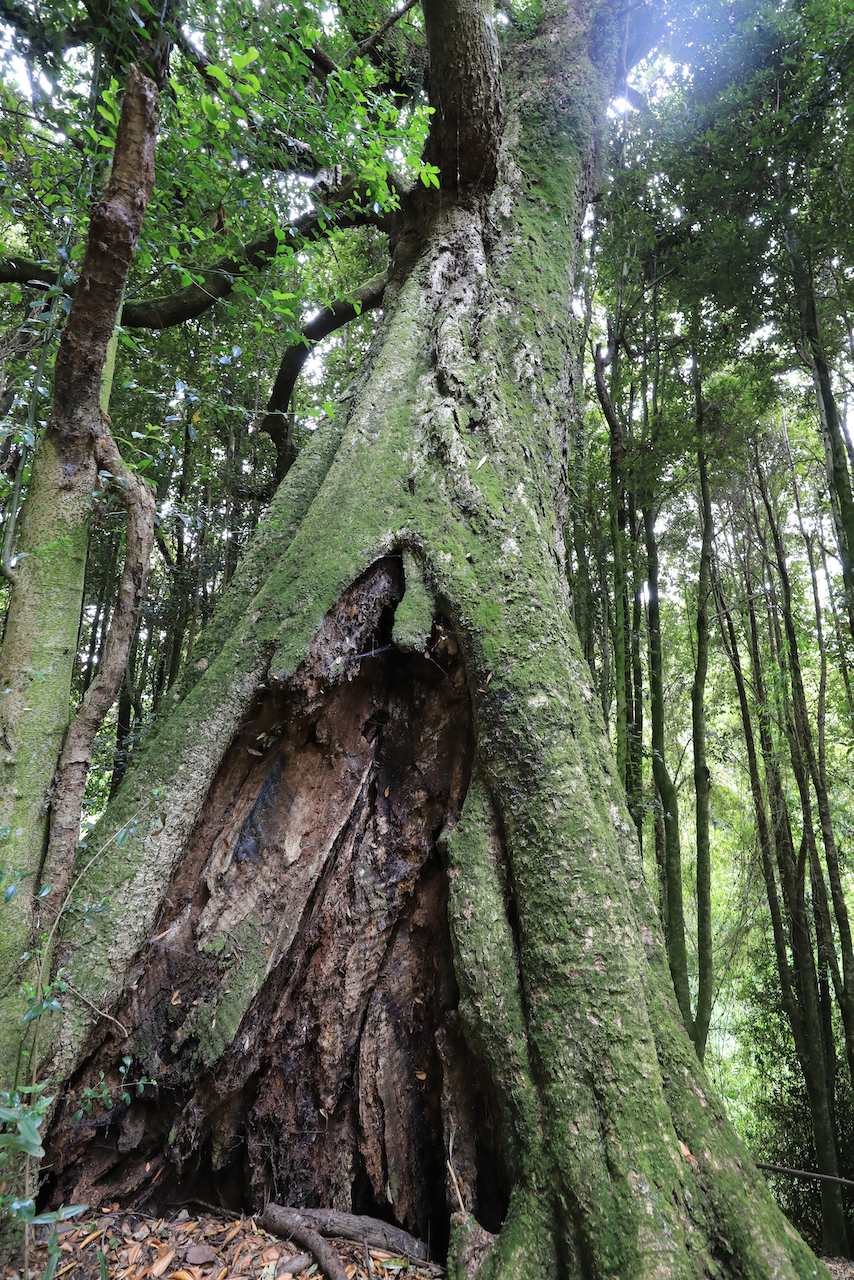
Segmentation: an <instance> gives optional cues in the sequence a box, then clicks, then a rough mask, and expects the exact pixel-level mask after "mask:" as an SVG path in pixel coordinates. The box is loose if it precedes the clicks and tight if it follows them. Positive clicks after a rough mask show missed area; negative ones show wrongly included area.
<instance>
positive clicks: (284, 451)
mask: <svg viewBox="0 0 854 1280" xmlns="http://www.w3.org/2000/svg"><path fill="white" fill-rule="evenodd" d="M387 280H388V273H387V272H385V271H383V272H381V273H380V275H377V276H374V277H373V278H372V279H371V280H367V281H366V282H365V283H364V284H363V285H360V286H359V288H358V289H355V290H354V291H353V292H352V293H351V294H349V295H348V296H347V297H346V298H340V299H339V300H338V301H337V302H333V303H330V305H329V306H328V307H324V308H323V310H322V311H321V312H320V313H319V314H318V315H316V316H315V317H314V318H313V319H312V320H309V321H308V322H307V323H306V324H304V325H303V328H302V337H301V338H300V340H299V341H298V342H294V343H292V345H291V346H289V347H288V348H287V350H286V351H285V353H284V355H283V356H282V360H281V363H280V365H279V372H278V373H277V375H276V381H275V382H274V384H273V390H272V392H271V394H270V399H269V401H268V402H267V412H266V414H265V416H264V418H263V419H262V421H261V424H260V427H259V430H261V431H264V432H266V434H267V435H268V436H269V437H270V439H271V440H272V441H273V444H274V445H275V446H276V480H277V481H281V480H283V479H284V477H285V475H286V474H287V471H288V467H289V466H290V463H291V461H292V457H291V454H292V452H293V451H292V448H291V432H290V423H289V421H288V418H287V417H286V414H287V409H288V405H289V404H290V402H291V396H292V395H293V391H294V387H295V386H296V381H297V378H298V377H299V375H300V371H301V370H302V367H303V365H304V364H305V362H306V360H307V359H308V357H309V356H310V355H311V352H312V350H313V349H314V347H316V346H317V344H318V342H322V341H323V339H324V338H328V337H329V335H330V334H331V333H334V332H335V331H336V329H341V328H343V327H344V325H346V324H349V323H350V322H351V321H352V320H355V319H356V317H357V316H359V315H364V313H365V312H366V311H375V310H376V308H377V307H379V306H381V305H382V300H383V296H384V294H385V287H386V282H387Z"/></svg>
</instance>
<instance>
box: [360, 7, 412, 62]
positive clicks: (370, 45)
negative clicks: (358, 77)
mask: <svg viewBox="0 0 854 1280" xmlns="http://www.w3.org/2000/svg"><path fill="white" fill-rule="evenodd" d="M416 4H418V0H406V4H404V5H403V6H402V8H400V9H397V10H395V12H394V13H392V14H391V15H390V16H389V17H388V18H386V20H385V22H384V23H383V24H382V26H381V27H379V28H378V29H377V30H376V31H374V32H373V34H372V35H369V36H367V37H366V38H365V39H364V40H360V41H359V42H358V44H357V45H356V47H355V48H354V49H352V50H351V51H350V53H348V54H347V57H346V58H345V59H344V66H345V67H352V65H353V63H354V62H355V61H356V59H357V58H364V56H365V54H368V53H373V51H374V50H375V49H376V47H377V45H378V44H379V42H380V41H381V40H382V38H383V36H384V35H386V33H387V32H389V31H390V30H391V28H392V27H393V26H394V25H395V24H396V23H398V22H400V19H401V18H402V17H404V15H405V14H407V13H409V10H410V9H414V8H415V6H416Z"/></svg>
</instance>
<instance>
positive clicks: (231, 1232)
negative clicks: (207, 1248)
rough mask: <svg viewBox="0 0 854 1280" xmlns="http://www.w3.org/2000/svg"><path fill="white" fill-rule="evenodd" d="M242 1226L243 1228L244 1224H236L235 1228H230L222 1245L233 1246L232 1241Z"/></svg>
mask: <svg viewBox="0 0 854 1280" xmlns="http://www.w3.org/2000/svg"><path fill="white" fill-rule="evenodd" d="M242 1226H243V1223H242V1222H235V1223H234V1225H233V1226H231V1227H229V1228H228V1231H226V1233H225V1239H224V1240H223V1241H222V1245H223V1246H225V1245H227V1244H231V1242H232V1240H233V1239H234V1237H235V1236H236V1235H237V1233H238V1231H239V1230H240V1228H241V1227H242Z"/></svg>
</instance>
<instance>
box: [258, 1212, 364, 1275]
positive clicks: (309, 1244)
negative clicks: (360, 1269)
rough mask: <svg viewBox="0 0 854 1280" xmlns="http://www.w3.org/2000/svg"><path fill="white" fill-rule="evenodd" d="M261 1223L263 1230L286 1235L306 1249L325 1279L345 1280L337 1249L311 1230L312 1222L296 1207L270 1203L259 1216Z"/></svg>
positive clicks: (345, 1273) (344, 1272)
mask: <svg viewBox="0 0 854 1280" xmlns="http://www.w3.org/2000/svg"><path fill="white" fill-rule="evenodd" d="M261 1225H262V1227H264V1228H265V1230H267V1231H273V1232H275V1234H276V1235H279V1236H286V1237H287V1238H288V1239H289V1240H296V1242H297V1244H301V1245H302V1247H303V1248H304V1249H308V1251H309V1252H310V1253H311V1254H313V1255H314V1257H315V1258H316V1259H317V1264H318V1266H319V1267H320V1269H321V1271H322V1272H323V1274H324V1275H325V1276H326V1277H327V1280H347V1272H346V1271H345V1270H344V1264H343V1263H342V1261H341V1259H340V1257H339V1255H338V1251H337V1250H336V1249H333V1248H332V1245H330V1244H327V1243H326V1241H325V1240H324V1239H323V1237H322V1236H320V1235H318V1233H317V1232H316V1231H313V1230H312V1226H313V1223H311V1222H310V1221H309V1220H308V1219H307V1218H304V1217H303V1216H302V1214H300V1213H299V1212H298V1211H297V1210H296V1209H285V1208H282V1206H281V1205H277V1204H270V1205H268V1206H267V1209H266V1212H265V1213H264V1216H263V1217H262V1218H261Z"/></svg>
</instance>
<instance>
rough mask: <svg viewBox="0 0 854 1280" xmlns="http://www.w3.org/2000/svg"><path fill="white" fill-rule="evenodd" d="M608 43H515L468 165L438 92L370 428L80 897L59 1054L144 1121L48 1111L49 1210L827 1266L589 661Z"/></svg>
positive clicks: (488, 68)
mask: <svg viewBox="0 0 854 1280" xmlns="http://www.w3.org/2000/svg"><path fill="white" fill-rule="evenodd" d="M455 13H456V15H457V17H458V18H459V23H460V25H459V27H458V29H456V30H455V32H454V38H453V39H450V40H449V38H448V34H447V29H445V36H444V45H443V47H442V49H441V51H440V53H441V56H442V57H444V58H446V59H449V60H450V61H451V62H452V61H453V58H454V56H455V53H454V51H455V50H456V51H457V54H459V55H460V56H461V51H466V50H468V49H469V48H470V46H471V44H472V42H480V52H481V54H483V57H482V58H480V60H478V59H474V60H473V62H472V66H473V67H474V68H475V71H474V73H473V78H472V82H471V83H470V84H469V86H468V90H467V92H468V93H469V95H470V96H471V95H475V94H481V95H482V97H483V99H484V100H486V101H488V102H489V103H491V107H490V109H491V110H492V112H493V118H494V83H493V81H494V78H495V75H496V74H497V71H496V67H497V63H496V61H495V60H493V62H492V63H491V64H490V62H489V57H488V56H487V55H488V54H489V50H490V49H491V48H492V36H491V30H490V29H489V27H488V25H487V28H486V30H485V29H484V25H483V24H484V19H483V14H482V13H480V12H479V11H477V9H476V8H474V7H473V8H472V11H471V12H470V13H468V12H466V11H465V6H460V7H459V8H458V9H457V10H455ZM436 16H437V13H436V12H434V13H433V14H432V17H431V15H430V14H428V23H427V26H428V34H429V33H430V31H431V22H432V21H433V19H435V18H436ZM442 21H443V23H444V22H446V21H447V15H445V16H444V17H443V18H442ZM586 21H587V20H586V18H585V19H582V18H581V17H580V16H579V15H578V14H576V13H575V12H574V11H573V10H571V9H566V10H561V11H560V12H559V13H557V14H552V16H550V17H549V18H548V19H547V20H546V21H545V22H544V23H543V26H542V28H541V30H540V33H539V35H538V36H537V37H536V38H534V39H529V40H528V41H527V42H526V44H524V45H520V46H519V47H518V48H517V50H516V52H515V55H514V57H513V60H512V62H511V64H510V66H509V67H508V68H505V120H506V124H505V127H504V130H503V132H502V133H501V134H500V136H499V142H500V148H498V149H496V151H495V154H494V155H493V153H492V152H491V151H490V150H489V148H488V147H486V148H484V149H483V150H482V153H481V160H482V163H481V164H479V165H474V164H473V163H472V156H471V151H472V149H473V148H474V147H475V145H477V133H476V130H474V131H472V130H471V129H468V128H467V127H461V126H460V121H459V120H458V119H457V120H455V118H454V113H455V112H459V111H461V110H462V106H461V102H462V103H464V102H465V96H463V98H459V97H457V98H454V97H452V96H448V97H445V98H444V99H443V104H442V106H441V107H440V110H439V112H437V115H439V114H440V113H442V119H441V120H440V122H439V124H438V125H437V126H436V131H435V132H434V139H433V150H432V154H433V156H434V159H435V162H436V163H437V164H438V165H439V167H440V169H441V172H442V181H443V187H442V192H441V198H437V199H436V200H435V201H430V200H428V199H427V198H426V197H425V198H424V199H423V200H422V202H421V203H420V205H417V204H415V203H414V204H413V206H412V207H411V208H410V209H409V210H407V211H406V212H405V215H404V217H403V219H402V225H401V230H400V234H399V236H398V238H397V240H396V244H395V255H394V264H393V271H392V273H391V281H390V284H389V288H388V291H387V295H386V303H385V306H386V315H385V320H384V324H383V327H382V330H381V333H380V335H379V338H378V340H377V342H376V344H375V347H374V350H373V352H372V356H371V359H370V362H369V367H368V369H367V371H366V373H365V376H364V378H363V380H362V383H361V386H360V389H359V391H358V394H357V396H356V397H355V399H354V402H353V407H352V409H351V411H350V416H349V419H348V420H347V421H346V422H344V421H342V420H339V419H338V415H337V414H336V422H335V423H333V424H330V425H329V426H328V427H327V428H326V429H325V430H324V432H323V434H322V435H321V434H319V435H318V437H317V438H316V439H315V440H314V441H313V442H312V444H311V445H310V446H309V447H308V449H307V450H306V451H305V452H304V454H303V455H302V456H301V458H300V459H299V461H298V462H297V464H296V465H295V466H294V467H293V468H292V469H291V471H290V472H289V474H288V476H287V478H286V480H285V482H284V484H283V485H282V487H281V488H280V490H279V493H278V494H277V496H276V499H275V500H274V503H273V505H272V508H271V511H270V513H269V516H268V518H267V520H266V521H265V522H264V523H263V525H262V527H261V529H260V530H259V534H258V537H257V539H256V541H255V543H254V545H253V547H252V548H251V550H250V552H249V554H248V555H247V557H246V559H245V561H244V564H243V566H242V567H241V570H240V571H239V573H238V575H237V577H236V578H235V581H234V582H233V584H232V587H231V590H230V593H229V595H228V597H227V599H226V600H225V601H224V603H223V606H222V608H221V610H220V614H219V617H218V619H217V620H215V622H214V623H213V624H212V626H211V627H210V628H209V630H208V632H207V635H206V637H203V638H202V639H203V641H204V645H205V646H206V647H202V645H201V644H199V645H197V646H196V648H195V650H194V659H193V661H194V667H195V668H196V670H195V673H194V674H195V676H196V677H198V678H197V680H196V683H195V684H194V686H193V687H192V688H190V689H189V690H187V691H185V693H184V696H183V699H182V700H180V701H178V700H177V698H178V697H179V696H180V695H176V706H175V709H174V711H173V712H172V714H171V715H170V717H169V719H168V720H167V721H166V722H165V723H164V724H163V726H162V728H161V729H160V732H159V734H158V735H157V737H156V738H155V739H154V740H153V741H152V742H151V743H150V744H149V745H148V746H147V747H146V748H145V750H144V753H143V755H142V757H141V759H140V760H138V761H137V763H136V765H135V766H134V767H133V768H132V769H131V770H130V771H129V773H128V775H127V777H126V779H125V781H124V783H123V785H122V788H121V790H120V792H119V794H118V796H117V798H116V800H115V802H114V804H113V805H112V806H111V809H110V813H109V816H108V819H107V828H106V831H105V833H104V834H103V836H102V843H103V839H104V838H105V837H106V835H108V834H109V832H110V831H115V830H117V829H118V828H120V827H123V826H126V825H127V824H131V826H132V833H131V835H130V837H129V838H128V840H127V842H126V843H125V844H124V846H123V848H122V849H121V851H120V853H119V854H118V855H116V854H115V853H113V852H111V850H110V849H106V850H105V852H104V853H103V855H102V857H101V858H100V859H99V860H97V861H96V862H95V863H94V865H93V866H92V868H91V869H90V871H89V872H88V874H87V876H86V878H85V881H84V884H83V885H82V886H81V892H82V893H83V894H84V896H85V898H86V899H87V900H89V901H98V900H99V899H100V898H101V896H102V895H104V894H108V895H109V898H110V903H111V908H110V911H109V913H105V914H104V915H100V916H95V917H93V918H90V919H88V920H86V921H84V920H81V919H79V918H77V917H72V918H71V919H70V920H69V923H68V927H67V928H66V931H65V937H64V940H63V944H62V950H61V955H60V957H59V960H60V963H62V964H63V965H65V966H66V967H67V969H68V972H69V973H70V974H72V975H73V979H72V980H73V985H74V987H75V988H76V990H77V991H78V992H80V994H81V995H82V996H84V997H85V1000H86V1001H88V1002H89V1003H83V1002H81V1003H80V1004H79V1005H74V1006H73V1007H70V1009H69V1013H70V1015H71V1016H69V1017H67V1018H66V1020H65V1023H64V1029H63V1033H62V1036H61V1037H60V1039H59V1040H58V1042H57V1044H56V1045H55V1046H54V1064H53V1065H54V1071H55V1075H56V1076H57V1077H62V1078H70V1084H71V1088H72V1089H73V1090H74V1091H75V1093H78V1092H79V1090H80V1089H81V1088H82V1087H84V1086H86V1085H88V1084H93V1083H95V1082H96V1081H97V1079H98V1073H99V1071H102V1070H103V1071H105V1073H106V1081H107V1083H108V1084H110V1085H114V1086H117V1085H118V1081H119V1068H120V1066H121V1065H122V1059H123V1058H130V1059H132V1066H131V1068H130V1070H131V1072H132V1073H138V1072H141V1073H143V1074H145V1075H146V1076H149V1077H151V1078H153V1079H154V1080H155V1081H157V1091H156V1098H155V1097H154V1096H153V1091H152V1090H151V1089H150V1088H149V1087H146V1089H145V1091H144V1093H143V1094H142V1096H135V1097H134V1098H133V1099H132V1101H131V1103H130V1105H129V1106H128V1105H125V1104H124V1103H123V1102H121V1101H120V1100H118V1095H117V1101H116V1105H115V1106H114V1107H111V1108H109V1109H108V1111H107V1113H106V1114H105V1115H103V1116H101V1117H94V1116H93V1117H91V1118H89V1119H86V1118H84V1120H85V1123H84V1124H83V1125H81V1124H80V1123H75V1122H74V1120H73V1115H74V1111H75V1106H76V1103H75V1100H74V1099H71V1100H69V1101H68V1102H66V1103H64V1104H63V1105H62V1107H61V1108H60V1109H59V1111H58V1112H57V1114H56V1117H55V1120H54V1124H53V1130H52V1134H51V1136H50V1146H49V1153H48V1159H47V1166H48V1168H49V1179H50V1181H49V1184H48V1186H47V1188H46V1198H48V1199H50V1201H51V1202H53V1203H58V1202H59V1201H65V1202H67V1201H68V1200H70V1199H74V1200H79V1199H80V1198H81V1197H82V1198H84V1199H89V1200H95V1199H103V1198H110V1197H113V1196H121V1197H122V1198H127V1199H136V1200H137V1201H139V1202H142V1203H147V1202H150V1201H157V1200H158V1199H161V1198H167V1199H168V1198H170V1197H171V1199H172V1201H173V1202H174V1201H176V1200H182V1199H186V1198H187V1197H188V1196H191V1195H197V1196H200V1197H201V1198H202V1199H204V1200H208V1201H210V1200H214V1199H215V1198H216V1197H217V1196H219V1197H220V1198H221V1199H222V1201H223V1202H224V1203H227V1204H231V1205H239V1204H246V1203H248V1202H249V1203H251V1204H252V1205H254V1206H259V1205H261V1204H262V1203H263V1202H264V1200H265V1199H266V1198H267V1197H268V1196H269V1197H274V1198H276V1199H279V1200H285V1201H290V1202H292V1203H296V1204H302V1205H317V1204H320V1205H325V1206H330V1207H334V1208H337V1209H341V1210H355V1211H357V1212H373V1213H374V1214H380V1213H382V1214H383V1215H384V1216H388V1217H393V1218H394V1219H395V1220H396V1221H397V1222H398V1223H400V1224H401V1225H403V1226H406V1227H407V1228H408V1229H410V1230H413V1231H415V1232H417V1233H420V1234H422V1235H423V1236H429V1237H430V1239H431V1242H432V1243H433V1245H434V1248H435V1250H436V1251H437V1252H441V1251H443V1250H444V1248H445V1246H446V1243H447V1242H448V1241H449V1238H450V1256H451V1261H452V1265H453V1267H455V1268H456V1272H455V1273H456V1274H457V1275H460V1276H469V1275H474V1271H475V1266H476V1264H477V1260H478V1259H481V1260H482V1270H481V1271H480V1272H479V1274H480V1275H482V1276H486V1275H490V1276H495V1277H508V1278H509V1277H533V1276H538V1275H543V1276H563V1275H573V1276H574V1275H612V1276H620V1277H629V1276H647V1275H649V1276H652V1275H656V1276H664V1275H692V1276H693V1275H703V1274H705V1275H719V1274H745V1275H748V1274H749V1275H751V1276H771V1275H774V1276H780V1277H785V1276H803V1277H807V1276H810V1277H811V1276H813V1275H815V1274H816V1271H817V1265H816V1263H815V1260H814V1259H813V1257H812V1255H811V1254H810V1253H809V1251H808V1250H807V1249H806V1247H805V1246H804V1245H803V1244H802V1242H801V1241H800V1239H799V1238H798V1237H797V1235H796V1234H795V1233H794V1232H793V1231H792V1230H791V1228H789V1227H788V1225H787V1224H786V1223H785V1221H784V1220H783V1218H782V1216H781V1215H780V1213H779V1212H778V1211H777V1210H776V1208H775V1207H774V1206H773V1204H772V1202H771V1200H770V1198H769V1196H768V1194H767V1191H766V1189H765V1186H764V1183H763V1182H762V1179H761V1178H760V1177H759V1175H758V1174H757V1173H756V1171H755V1170H754V1168H753V1166H752V1164H751V1162H750V1159H749V1157H748V1156H747V1154H746V1153H745V1152H744V1150H743V1148H742V1147H741V1146H740V1144H739V1143H738V1141H737V1139H736V1137H735V1135H734V1133H733V1131H732V1130H731V1128H730V1127H729V1125H728V1123H727V1121H726V1119H725V1117H724V1114H723V1111H722V1108H721V1106H720V1104H719V1103H718V1102H717V1101H716V1100H715V1098H714V1096H713V1095H712V1093H711V1091H710V1089H709V1086H708V1083H707V1081H706V1079H705V1077H704V1075H703V1072H702V1068H701V1067H700V1066H699V1064H698V1062H697V1059H696V1056H695V1054H694V1052H693V1049H692V1047H691V1045H690V1042H689V1041H688V1039H687V1037H686V1035H685V1033H684V1030H683V1028H682V1025H681V1019H680V1017H679V1011H678V1009H677V1007H676V1004H675V1000H674V997H673V989H672V985H671V982H670V977H669V973H668V967H667V961H666V958H665V955H664V950H663V946H662V942H661V936H660V929H659V925H658V922H657V920H656V917H655V913H654V911H653V909H652V906H651V903H650V900H649V895H648V892H647V886H646V881H645V877H644V873H643V868H642V866H641V864H640V859H639V857H638V853H637V846H636V843H635V834H634V829H633V827H632V824H631V822H630V821H629V818H628V815H627V812H626V809H625V801H624V797H623V794H622V790H621V787H620V786H619V782H618V779H617V776H616V770H615V766H614V761H613V757H612V755H611V752H610V748H609V745H608V741H607V737H606V733H605V729H604V724H603V721H602V715H601V710H600V708H599V705H598V703H597V700H596V698H595V696H594V693H593V690H592V687H591V683H590V674H589V670H588V668H587V665H586V663H585V662H584V659H583V657H582V655H581V653H580V651H579V647H578V644H577V641H576V639H575V637H574V635H573V633H572V627H571V622H570V618H571V612H570V603H569V599H568V592H567V587H566V579H565V566H564V541H563V530H562V524H563V507H564V501H565V488H566V476H565V459H566V441H567V431H568V428H569V426H570V421H569V419H570V417H571V413H572V406H573V396H574V391H575V389H574V387H573V385H572V376H573V370H574V368H575V354H574V351H573V333H572V322H571V307H570V302H571V294H572V289H573V274H574V268H575V261H576V251H577V244H578V229H579V225H580V217H581V214H582V211H583V208H584V203H585V200H586V197H587V194H588V191H589V185H590V182H591V180H592V177H593V172H594V148H593V139H594V138H595V130H596V125H597V121H598V120H599V119H601V115H602V108H603V105H604V100H605V96H606V93H607V88H608V84H607V79H605V78H603V73H602V70H601V68H597V66H596V65H595V64H594V62H592V61H591V54H590V50H591V46H592V38H591V36H590V33H589V32H588V30H587V28H586V26H585V23H586ZM605 34H607V33H605ZM605 34H603V33H602V32H600V36H601V37H602V41H603V43H602V45H601V47H602V48H606V47H607V41H606V40H605ZM484 49H485V52H484ZM433 54H434V50H433V48H432V47H431V57H433ZM490 56H492V55H490ZM436 65H437V64H436V63H435V62H434V69H435V66H436ZM438 65H440V66H444V64H443V63H442V62H441V57H440V59H439V61H438ZM446 70H447V68H446ZM448 74H450V75H451V77H452V78H453V75H454V72H453V69H451V71H450V72H448ZM463 125H465V122H463ZM457 137H460V139H461V143H460V145H461V146H462V144H463V143H465V147H466V152H465V155H462V154H461V155H460V156H459V157H457V155H456V154H455V152H454V148H455V146H456V145H457V144H456V143H455V141H454V140H455V138H457ZM493 163H494V164H495V165H497V172H498V178H497V180H496V181H495V183H494V186H492V185H491V178H492V174H491V172H490V166H491V165H493ZM339 412H342V413H343V410H341V411H339ZM93 847H94V846H93ZM93 1006H98V1007H100V1008H101V1009H103V1010H104V1012H105V1013H108V1014H109V1015H110V1020H108V1019H107V1018H101V1017H98V1016H97V1015H96V1014H95V1013H94V1012H93ZM95 1135H97V1141H95V1140H94V1136H95ZM451 1167H452V1168H453V1171H454V1175H455V1178H456V1181H457V1183H458V1185H459V1188H460V1193H461V1195H462V1199H463V1201H464V1203H465V1207H466V1211H467V1212H466V1213H465V1214H461V1213H457V1214H456V1215H455V1216H454V1217H452V1214H453V1211H454V1210H455V1209H456V1208H457V1197H456V1191H455V1189H454V1184H453V1179H452V1177H451V1173H450V1171H449V1169H450V1168H451ZM478 1222H479V1223H480V1226H481V1228H483V1229H482V1230H481V1229H479V1228H478V1227H477V1223H478ZM496 1233H497V1234H496ZM493 1235H495V1239H494V1240H493V1239H492V1236H493Z"/></svg>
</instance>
